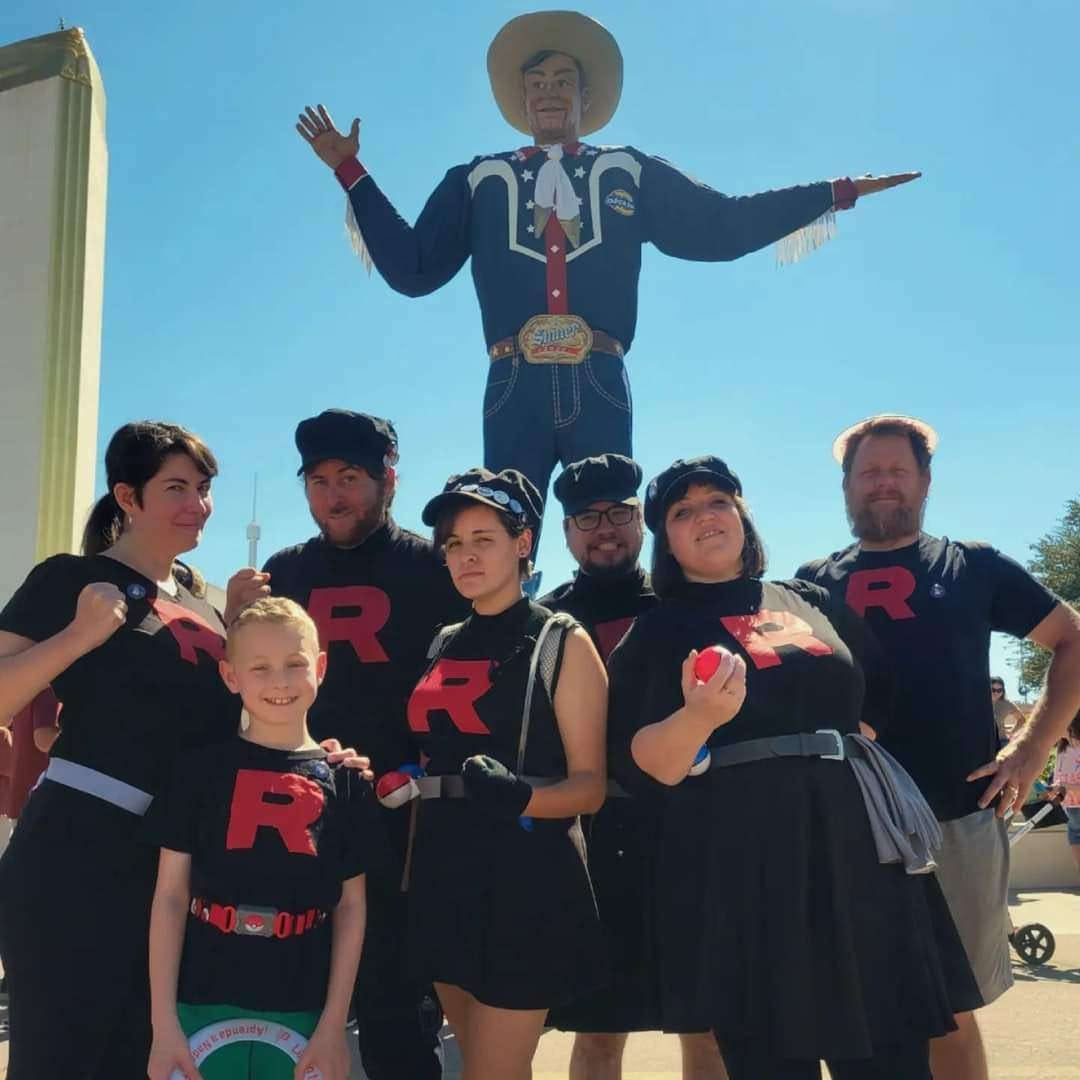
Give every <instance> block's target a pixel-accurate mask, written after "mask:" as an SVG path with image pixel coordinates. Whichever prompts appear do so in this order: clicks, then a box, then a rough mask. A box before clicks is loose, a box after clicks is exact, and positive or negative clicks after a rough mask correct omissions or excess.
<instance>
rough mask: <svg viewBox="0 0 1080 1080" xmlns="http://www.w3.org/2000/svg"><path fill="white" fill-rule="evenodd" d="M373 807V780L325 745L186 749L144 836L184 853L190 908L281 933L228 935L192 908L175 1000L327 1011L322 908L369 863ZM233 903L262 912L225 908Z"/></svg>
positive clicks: (326, 931)
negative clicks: (335, 758)
mask: <svg viewBox="0 0 1080 1080" xmlns="http://www.w3.org/2000/svg"><path fill="white" fill-rule="evenodd" d="M373 804H374V798H373V796H372V794H371V788H370V785H368V784H367V783H366V782H365V781H364V780H363V779H362V778H361V777H360V776H359V774H358V773H354V772H352V771H350V770H349V769H346V768H344V767H343V766H337V767H331V766H330V765H328V764H327V762H326V752H325V751H324V750H322V749H312V750H293V751H289V750H275V749H272V748H270V747H265V746H258V745H256V744H254V743H251V742H248V741H247V740H245V739H242V738H239V737H236V738H234V739H232V740H230V741H229V742H227V743H224V744H222V745H220V746H214V747H210V748H207V749H204V750H201V751H197V752H193V753H189V754H186V755H184V757H183V758H182V759H181V760H180V762H179V763H178V764H177V767H176V769H175V772H174V774H173V778H172V781H171V783H170V784H169V787H168V791H167V792H166V793H165V795H164V796H163V797H162V798H160V799H158V800H156V801H155V803H154V805H153V807H151V810H150V813H149V816H148V818H147V829H148V833H149V834H150V835H151V836H152V837H153V839H154V840H155V842H156V843H157V844H158V845H159V846H161V847H164V848H169V849H170V850H172V851H181V852H186V853H187V854H189V855H191V896H192V901H193V905H194V907H195V909H196V910H197V911H202V910H204V909H205V908H206V907H207V906H208V905H210V904H217V905H219V906H220V907H222V908H225V909H226V913H225V918H227V919H230V920H239V921H241V922H244V921H245V919H247V920H254V925H255V926H263V927H267V926H271V925H273V924H274V922H275V920H276V922H277V928H278V933H279V934H280V935H282V936H259V935H258V934H255V933H251V932H243V931H242V930H241V931H236V930H233V931H231V932H228V933H226V932H224V931H223V930H222V929H220V928H219V926H217V925H214V924H213V923H212V922H210V921H205V920H204V919H202V918H200V917H198V916H197V915H194V914H192V915H189V917H188V920H187V928H186V933H185V936H184V953H183V959H182V962H181V966H180V982H179V986H178V990H177V998H178V1000H180V1001H183V1002H185V1003H186V1004H191V1005H213V1004H217V1005H220V1004H230V1005H239V1006H241V1007H243V1008H248V1009H268V1010H274V1011H281V1012H289V1011H300V1010H304V1011H307V1010H317V1009H321V1008H322V1006H323V1004H324V1002H325V1000H326V988H327V982H328V979H329V975H330V938H331V920H330V917H329V913H330V912H331V911H332V910H333V908H334V906H335V905H336V904H337V902H338V901H339V900H340V899H341V883H342V882H343V881H347V880H348V879H349V878H353V877H356V876H357V875H359V874H363V873H364V872H365V870H366V869H367V865H368V859H369V853H370V850H371V843H370V841H371V837H372V817H373V810H372V807H373ZM376 843H377V840H376ZM229 908H233V909H241V908H245V909H261V910H255V911H252V912H248V913H246V914H245V912H243V911H239V912H234V913H233V914H231V915H230V914H228V909H229ZM277 912H281V913H285V914H282V915H275V913H277ZM312 913H314V914H312ZM301 920H302V923H301ZM226 925H227V924H226ZM248 925H251V924H250V923H249V924H248ZM300 925H302V926H303V931H302V932H301V933H297V932H296V928H297V926H300Z"/></svg>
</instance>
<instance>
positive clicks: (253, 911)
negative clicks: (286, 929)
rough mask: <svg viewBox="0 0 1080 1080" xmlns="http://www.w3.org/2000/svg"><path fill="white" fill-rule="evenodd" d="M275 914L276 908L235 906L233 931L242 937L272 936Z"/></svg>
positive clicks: (276, 913)
mask: <svg viewBox="0 0 1080 1080" xmlns="http://www.w3.org/2000/svg"><path fill="white" fill-rule="evenodd" d="M277 916H278V912H277V908H267V907H240V906H237V909H236V925H235V926H234V927H233V933H234V934H240V935H241V936H242V937H273V936H274V921H275V920H276V919H277Z"/></svg>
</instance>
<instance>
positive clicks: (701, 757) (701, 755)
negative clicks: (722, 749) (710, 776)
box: [686, 676, 712, 776]
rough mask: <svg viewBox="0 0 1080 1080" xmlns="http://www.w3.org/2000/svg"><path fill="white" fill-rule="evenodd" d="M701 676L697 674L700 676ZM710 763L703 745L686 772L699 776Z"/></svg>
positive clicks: (706, 769)
mask: <svg viewBox="0 0 1080 1080" xmlns="http://www.w3.org/2000/svg"><path fill="white" fill-rule="evenodd" d="M700 677H701V676H698V678H700ZM711 764H712V754H710V753H709V748H708V747H707V746H703V747H702V748H701V749H700V750H699V751H698V752H697V753H696V754H695V755H694V760H693V761H692V762H691V764H690V770H689V771H688V772H687V774H686V775H687V776H701V775H702V774H703V773H707V772H708V771H709V766H710V765H711Z"/></svg>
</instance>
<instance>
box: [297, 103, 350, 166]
mask: <svg viewBox="0 0 1080 1080" xmlns="http://www.w3.org/2000/svg"><path fill="white" fill-rule="evenodd" d="M296 130H297V131H298V132H300V137H301V138H302V139H303V140H304V142H306V143H307V144H308V146H310V147H311V149H312V150H314V151H315V153H316V154H317V155H318V156H319V158H320V159H321V160H322V161H325V162H326V164H327V165H329V166H330V168H331V169H336V168H337V167H338V166H339V165H340V164H341V163H342V162H343V161H348V160H349V158H353V157H356V156H357V154H359V152H360V121H359V120H353V122H352V127H351V128H350V129H349V134H348V135H342V133H341V132H340V131H338V130H337V128H335V127H334V121H333V120H331V119H330V114H329V113H328V112H327V111H326V108H325V106H323V105H318V106H316V108H315V109H313V108H312V107H311V106H310V105H305V106H304V111H303V112H302V113H301V114H300V116H299V123H298V124H297V125H296Z"/></svg>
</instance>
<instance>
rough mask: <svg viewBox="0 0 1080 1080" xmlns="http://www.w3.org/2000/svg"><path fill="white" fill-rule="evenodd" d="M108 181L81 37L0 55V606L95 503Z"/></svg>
mask: <svg viewBox="0 0 1080 1080" xmlns="http://www.w3.org/2000/svg"><path fill="white" fill-rule="evenodd" d="M107 174H108V152H107V150H106V145H105V91H104V88H103V86H102V82H101V75H100V73H99V72H98V68H97V64H96V63H95V61H94V57H93V55H92V54H91V52H90V48H89V46H88V44H87V42H86V37H85V35H84V34H83V32H82V30H79V29H73V30H62V31H60V32H59V33H55V34H46V35H44V36H42V37H37V38H29V39H28V40H26V41H19V42H15V43H14V44H12V45H6V46H4V47H2V48H0V604H3V603H4V602H6V601H7V599H8V597H9V596H10V595H11V593H12V592H13V591H14V589H15V587H16V586H17V585H18V584H19V583H20V582H21V581H22V579H23V578H24V577H25V576H26V573H27V571H28V570H29V569H30V568H31V566H33V565H34V563H36V562H38V561H40V560H41V559H43V558H45V557H46V556H48V555H52V554H55V553H56V552H60V551H76V550H78V546H79V540H80V536H81V532H82V527H83V524H84V523H85V520H86V514H87V512H88V511H89V509H90V506H91V505H92V504H93V497H94V471H95V462H96V457H97V420H98V374H99V366H100V355H101V303H102V294H103V287H104V274H105V196H106V182H107Z"/></svg>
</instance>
